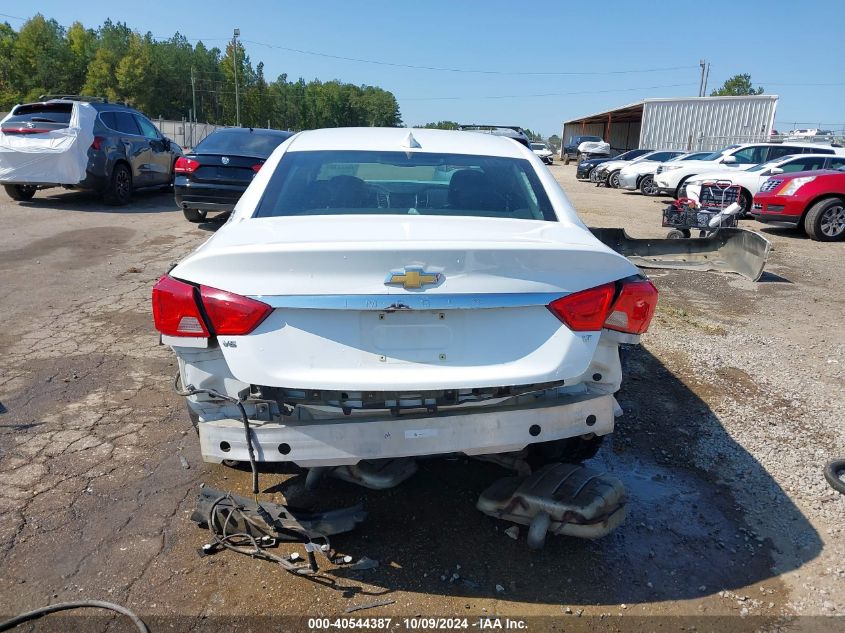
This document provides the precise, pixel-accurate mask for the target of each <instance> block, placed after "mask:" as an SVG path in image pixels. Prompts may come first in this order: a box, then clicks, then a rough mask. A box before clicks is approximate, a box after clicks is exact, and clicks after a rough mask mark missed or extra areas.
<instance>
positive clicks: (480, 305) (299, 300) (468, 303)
mask: <svg viewBox="0 0 845 633" xmlns="http://www.w3.org/2000/svg"><path fill="white" fill-rule="evenodd" d="M567 294H569V293H567V292H518V293H496V294H480V293H479V294H411V293H408V294H392V295H275V296H264V295H250V296H249V298H250V299H255V300H256V301H263V302H264V303H266V304H267V305H269V306H271V307H273V308H297V309H314V310H376V311H380V312H394V311H397V310H473V309H484V308H523V307H526V306H545V305H548V304H549V303H551V302H552V301H554V300H555V299H559V298H560V297H564V296H566V295H567Z"/></svg>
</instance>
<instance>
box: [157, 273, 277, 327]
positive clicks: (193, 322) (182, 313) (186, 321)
mask: <svg viewBox="0 0 845 633" xmlns="http://www.w3.org/2000/svg"><path fill="white" fill-rule="evenodd" d="M200 305H202V307H203V308H204V309H205V315H206V316H207V317H208V321H206V319H205V317H204V316H203V314H202V312H201V311H200ZM272 311H273V309H272V308H271V307H270V306H268V305H267V304H266V303H262V302H260V301H256V300H255V299H250V298H249V297H242V296H241V295H236V294H234V293H232V292H227V291H225V290H218V289H217V288H211V287H209V286H200V287H199V288H197V287H196V286H192V285H191V284H188V283H185V282H184V281H179V280H178V279H174V278H173V277H169V276H167V275H165V276H164V277H162V278H161V279H159V280H158V283H157V284H156V285H155V286H154V287H153V319H154V321H155V327H156V329H157V330H158V331H159V332H161V333H162V334H166V335H168V336H210V335H211V334H212V333H213V334H221V335H230V336H237V335H242V334H249V333H250V332H252V331H253V330H254V329H255V328H256V327H258V325H259V324H260V323H261V322H262V321H263V320H264V319H266V318H267V315H269V314H270V313H271V312H272ZM209 324H210V327H209Z"/></svg>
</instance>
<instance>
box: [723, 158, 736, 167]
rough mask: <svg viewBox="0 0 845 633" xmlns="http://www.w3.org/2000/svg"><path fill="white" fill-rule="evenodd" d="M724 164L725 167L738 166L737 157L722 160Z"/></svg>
mask: <svg viewBox="0 0 845 633" xmlns="http://www.w3.org/2000/svg"><path fill="white" fill-rule="evenodd" d="M722 163H723V164H724V165H735V164H736V156H725V157H724V158H723V159H722Z"/></svg>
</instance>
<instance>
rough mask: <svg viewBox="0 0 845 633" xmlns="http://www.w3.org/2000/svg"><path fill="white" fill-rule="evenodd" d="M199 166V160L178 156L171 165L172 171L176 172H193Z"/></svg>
mask: <svg viewBox="0 0 845 633" xmlns="http://www.w3.org/2000/svg"><path fill="white" fill-rule="evenodd" d="M199 167H200V163H199V161H197V160H194V159H193V158H185V157H184V156H180V157H179V158H177V159H176V162H175V163H174V165H173V171H174V172H176V173H177V174H193V173H194V172H195V171H196V170H197V169H199Z"/></svg>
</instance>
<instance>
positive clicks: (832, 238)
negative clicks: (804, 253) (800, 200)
mask: <svg viewBox="0 0 845 633" xmlns="http://www.w3.org/2000/svg"><path fill="white" fill-rule="evenodd" d="M804 230H805V231H806V232H807V235H809V236H810V237H811V238H812V239H814V240H817V241H819V242H836V241H838V240H841V239H842V238H843V237H845V200H843V199H842V198H828V199H826V200H819V201H818V202H817V203H816V204H814V205H813V206H812V207H810V210H809V211H807V215H806V216H805V217H804Z"/></svg>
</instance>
